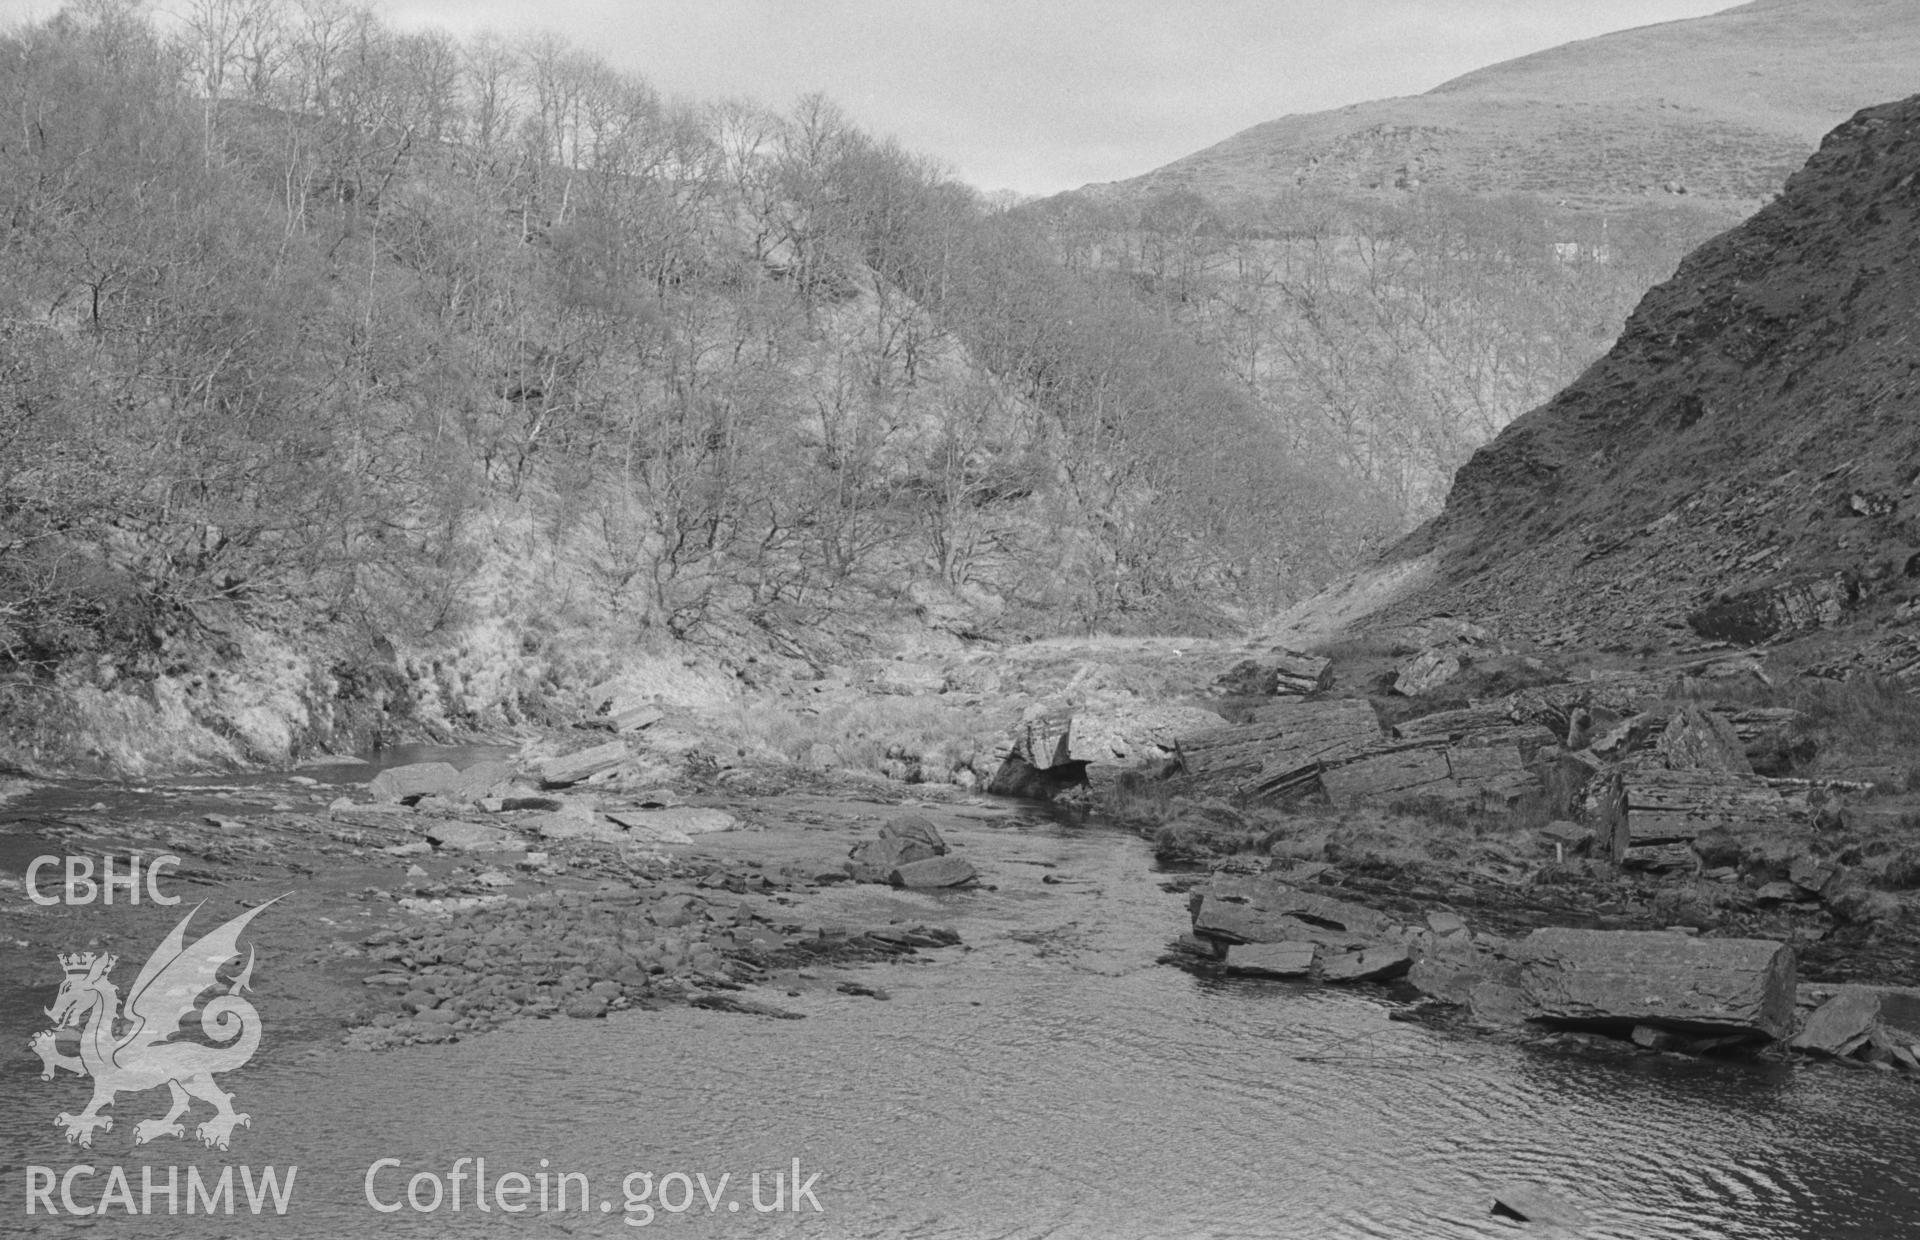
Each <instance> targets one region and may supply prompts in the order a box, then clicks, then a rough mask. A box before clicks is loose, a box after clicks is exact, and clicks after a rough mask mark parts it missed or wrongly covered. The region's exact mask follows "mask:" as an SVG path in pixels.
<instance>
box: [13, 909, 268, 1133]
mask: <svg viewBox="0 0 1920 1240" xmlns="http://www.w3.org/2000/svg"><path fill="white" fill-rule="evenodd" d="M278 898H279V897H277V896H276V897H275V899H278ZM273 902H274V901H273V900H269V901H267V903H266V904H262V905H260V906H259V907H257V908H251V909H248V910H247V911H246V912H244V913H242V914H240V916H238V917H236V918H234V919H233V920H232V921H229V922H227V923H226V924H225V925H222V926H220V927H219V928H217V929H215V930H213V931H212V932H210V933H208V934H207V935H205V936H203V937H202V938H200V939H198V940H196V941H195V942H194V944H193V946H192V947H188V946H186V933H187V923H188V922H190V921H192V920H193V915H194V913H196V912H198V911H199V906H198V905H196V906H195V907H194V908H193V909H191V910H189V911H188V913H187V915H186V916H185V917H182V918H181V919H180V923H179V924H178V925H176V926H175V927H174V928H173V932H172V933H171V934H169V935H167V937H166V939H165V941H163V942H162V943H161V944H160V946H159V947H158V948H156V949H154V953H153V955H152V957H151V958H149V959H148V961H147V963H146V965H145V966H144V967H143V968H141V970H140V975H139V976H138V977H136V978H134V979H133V987H132V989H130V990H129V991H128V992H127V1002H126V1007H125V1010H124V1011H123V1010H122V1009H121V1006H120V993H119V991H118V989H117V988H116V987H115V986H114V984H113V983H112V982H111V981H109V980H107V975H108V974H109V973H111V972H112V971H113V965H114V962H115V961H116V960H117V959H119V958H118V957H117V956H112V955H104V956H102V955H95V954H94V953H93V952H84V953H82V954H80V955H75V956H62V957H60V966H61V968H62V969H64V970H65V971H66V980H64V981H63V982H61V983H60V993H59V994H58V995H57V996H56V997H55V998H54V1001H53V1006H52V1007H50V1008H48V1009H46V1012H47V1017H48V1019H50V1020H52V1021H53V1023H54V1027H53V1028H52V1029H49V1030H47V1031H45V1032H43V1033H39V1034H36V1035H34V1037H33V1039H32V1041H31V1042H30V1043H29V1045H30V1046H31V1047H32V1048H33V1051H34V1053H35V1054H37V1055H39V1056H40V1062H41V1064H42V1067H43V1071H42V1072H41V1073H40V1079H41V1080H43V1081H50V1080H52V1079H53V1076H54V1069H56V1068H65V1069H66V1070H67V1071H69V1072H71V1073H73V1074H74V1075H76V1076H91V1077H92V1078H93V1100H92V1101H91V1102H89V1103H88V1104H87V1109H86V1110H84V1111H82V1112H80V1114H78V1115H73V1114H69V1113H68V1112H65V1111H62V1112H61V1113H60V1114H59V1116H58V1117H57V1118H56V1119H55V1120H54V1121H53V1122H54V1123H55V1124H56V1125H57V1126H59V1127H62V1128H65V1129H66V1130H67V1140H68V1141H69V1142H77V1143H78V1144H79V1145H80V1146H81V1148H83V1149H91V1148H92V1147H93V1133H94V1129H96V1128H98V1129H102V1130H105V1131H112V1129H113V1117H112V1116H110V1115H102V1114H100V1108H102V1107H105V1106H111V1105H113V1101H114V1096H115V1095H116V1094H119V1093H122V1092H128V1093H134V1092H138V1091H140V1090H146V1089H153V1088H154V1087H156V1086H159V1085H165V1086H166V1087H167V1088H168V1089H170V1090H172V1091H173V1106H172V1108H171V1109H170V1110H168V1111H167V1113H166V1115H165V1116H163V1117H161V1118H159V1119H145V1120H141V1121H140V1122H139V1123H137V1124H135V1125H134V1126H133V1143H134V1144H135V1145H142V1144H144V1143H146V1142H148V1141H152V1140H153V1139H155V1138H156V1137H184V1136H186V1129H185V1127H184V1125H182V1124H181V1123H180V1122H179V1120H180V1117H181V1116H182V1115H184V1114H186V1112H187V1109H188V1108H189V1107H190V1106H191V1105H192V1103H191V1102H190V1099H193V1098H198V1099H200V1100H201V1101H202V1102H206V1103H210V1104H211V1105H212V1106H213V1108H214V1115H213V1118H212V1119H209V1120H207V1121H206V1122H205V1123H203V1124H201V1125H200V1126H199V1127H198V1128H196V1129H195V1130H194V1132H195V1135H196V1136H198V1137H199V1138H200V1139H201V1140H202V1141H204V1142H205V1143H206V1144H207V1145H208V1146H209V1147H211V1148H217V1149H222V1150H224V1149H226V1148H227V1144H228V1141H229V1140H230V1139H231V1138H232V1135H233V1130H234V1129H235V1128H236V1127H242V1126H244V1127H252V1124H253V1118H252V1116H250V1115H248V1114H247V1113H246V1112H244V1111H235V1110H234V1109H233V1095H232V1094H230V1093H228V1092H227V1091H226V1090H224V1089H221V1088H220V1086H219V1084H218V1083H217V1082H215V1080H214V1079H213V1074H214V1073H216V1072H231V1071H233V1070H234V1069H235V1068H238V1067H240V1066H241V1065H242V1064H244V1063H246V1062H247V1060H249V1059H251V1058H253V1052H254V1051H255V1049H257V1048H258V1047H259V1045H260V1013H259V1012H258V1011H256V1010H255V1009H254V1006H253V1004H251V1003H249V1002H248V1001H247V1000H246V999H244V998H242V997H241V995H240V992H241V991H242V990H245V989H247V988H248V986H249V985H250V983H251V979H252V977H253V951H252V949H251V948H249V949H248V951H247V963H246V967H245V968H244V969H243V970H242V971H241V973H240V976H239V977H237V978H235V979H234V980H233V982H232V984H231V985H229V986H228V987H227V988H226V993H224V994H220V995H216V996H214V997H213V998H212V999H209V1000H208V1001H207V1003H206V1006H205V1007H203V1008H201V1010H200V1029H201V1032H203V1033H204V1034H205V1035H206V1036H207V1038H208V1039H209V1040H210V1041H212V1042H215V1043H231V1045H216V1046H208V1045H206V1044H204V1043H199V1042H184V1041H174V1040H173V1038H174V1036H175V1035H176V1034H178V1033H179V1032H180V1021H181V1018H182V1017H184V1016H186V1015H187V1014H188V1013H190V1012H192V1011H193V1009H194V1006H195V1004H197V1003H198V1002H199V1000H200V996H201V995H203V994H205V993H206V992H207V991H208V990H211V989H213V988H214V987H216V986H217V985H219V973H220V969H221V968H222V966H224V965H226V964H227V963H228V962H229V961H231V960H234V959H236V958H238V956H239V955H240V946H239V942H240V932H241V931H242V930H244V929H245V928H246V925H247V923H248V922H250V921H252V920H253V919H254V918H255V917H258V916H259V915H260V913H261V912H262V911H263V910H264V909H266V907H267V905H269V904H272V903H273ZM74 1026H80V1027H81V1031H80V1053H79V1054H78V1055H65V1054H62V1053H61V1052H60V1051H59V1049H58V1047H57V1046H56V1045H55V1039H56V1038H57V1036H58V1032H59V1030H61V1029H64V1028H71V1027H74Z"/></svg>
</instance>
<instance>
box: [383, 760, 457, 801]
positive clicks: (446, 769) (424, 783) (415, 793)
mask: <svg viewBox="0 0 1920 1240" xmlns="http://www.w3.org/2000/svg"><path fill="white" fill-rule="evenodd" d="M459 780H460V768H458V767H456V766H454V765H453V763H451V762H410V763H408V764H407V765H406V766H390V767H388V768H387V769H386V770H384V771H381V772H380V773H379V774H378V775H375V776H374V777H373V780H372V782H371V783H369V784H368V785H367V794H368V795H369V796H371V797H372V798H373V799H374V800H376V801H385V802H389V803H392V802H396V801H416V800H419V799H420V798H421V797H427V796H437V795H439V794H441V793H443V792H445V791H446V790H447V789H449V788H451V787H453V786H454V785H455V784H456V783H458V782H459Z"/></svg>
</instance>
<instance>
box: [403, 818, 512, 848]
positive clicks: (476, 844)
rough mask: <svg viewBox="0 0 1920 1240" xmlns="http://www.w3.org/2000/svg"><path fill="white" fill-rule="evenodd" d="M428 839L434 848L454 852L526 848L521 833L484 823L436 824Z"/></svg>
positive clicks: (428, 831)
mask: <svg viewBox="0 0 1920 1240" xmlns="http://www.w3.org/2000/svg"><path fill="white" fill-rule="evenodd" d="M426 837H427V840H428V842H429V843H431V844H432V845H433V846H434V847H436V848H445V849H450V850H452V851H454V852H506V851H508V850H509V849H517V848H521V847H524V846H525V841H524V840H522V839H521V838H520V836H519V833H517V832H514V831H509V830H507V829H506V828H504V827H495V826H490V825H488V824H487V823H483V822H436V823H434V824H433V825H432V826H430V827H428V828H427V830H426Z"/></svg>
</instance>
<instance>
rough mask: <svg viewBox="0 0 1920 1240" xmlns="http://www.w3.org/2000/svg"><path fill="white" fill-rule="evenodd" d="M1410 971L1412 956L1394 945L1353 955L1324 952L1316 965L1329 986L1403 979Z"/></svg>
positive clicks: (1349, 953) (1380, 946)
mask: <svg viewBox="0 0 1920 1240" xmlns="http://www.w3.org/2000/svg"><path fill="white" fill-rule="evenodd" d="M1412 968H1413V956H1412V954H1411V953H1410V952H1408V951H1407V949H1406V948H1405V947H1403V946H1400V945H1398V944H1384V943H1383V944H1379V945H1376V946H1373V947H1365V948H1362V949H1361V950H1359V951H1354V952H1328V953H1327V955H1326V956H1325V957H1324V958H1323V959H1322V960H1321V962H1320V976H1321V978H1322V979H1324V980H1326V981H1329V982H1375V981H1385V980H1387V979H1388V978H1395V977H1400V976H1402V975H1404V974H1405V973H1406V972H1407V971H1408V970H1410V969H1412Z"/></svg>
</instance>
